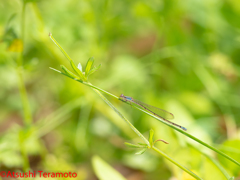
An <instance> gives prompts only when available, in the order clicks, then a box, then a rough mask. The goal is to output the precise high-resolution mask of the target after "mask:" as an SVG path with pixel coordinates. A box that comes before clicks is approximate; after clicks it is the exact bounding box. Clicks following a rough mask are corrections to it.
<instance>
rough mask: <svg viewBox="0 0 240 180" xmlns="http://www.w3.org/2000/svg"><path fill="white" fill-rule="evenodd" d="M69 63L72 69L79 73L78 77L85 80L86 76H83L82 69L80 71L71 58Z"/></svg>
mask: <svg viewBox="0 0 240 180" xmlns="http://www.w3.org/2000/svg"><path fill="white" fill-rule="evenodd" d="M70 64H71V66H72V68H73V70H74V71H75V72H76V73H77V74H78V75H79V77H80V78H81V79H82V80H83V81H86V78H85V76H84V75H83V73H82V71H80V70H79V69H78V68H77V67H76V65H75V64H74V62H73V61H72V60H71V61H70Z"/></svg>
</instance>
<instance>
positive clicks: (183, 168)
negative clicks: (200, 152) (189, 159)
mask: <svg viewBox="0 0 240 180" xmlns="http://www.w3.org/2000/svg"><path fill="white" fill-rule="evenodd" d="M152 149H153V150H154V151H156V152H157V153H159V154H161V155H162V156H163V157H165V158H166V159H168V160H169V161H171V162H172V163H173V164H175V165H176V166H178V167H179V168H181V169H182V170H184V171H185V172H187V173H188V174H190V175H191V176H193V177H194V178H196V179H199V180H201V178H200V177H198V176H197V175H196V174H194V173H193V172H192V171H190V170H189V169H187V168H185V167H184V166H182V165H181V164H179V163H178V162H176V161H175V160H173V159H172V158H171V157H169V156H168V155H167V154H165V153H163V152H162V151H160V150H159V149H158V148H156V147H155V146H152Z"/></svg>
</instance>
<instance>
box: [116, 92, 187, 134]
mask: <svg viewBox="0 0 240 180" xmlns="http://www.w3.org/2000/svg"><path fill="white" fill-rule="evenodd" d="M119 99H120V100H121V101H124V102H126V101H127V102H130V104H131V103H134V104H136V105H137V106H139V107H141V108H143V109H145V110H147V111H148V112H150V113H151V114H153V115H155V116H157V117H159V118H161V119H162V120H164V121H166V122H168V123H170V124H172V125H174V126H177V127H179V128H181V129H183V130H184V131H186V130H187V129H186V128H185V127H183V126H180V125H178V124H176V123H173V122H171V121H169V120H168V119H173V118H174V116H173V114H172V113H170V112H168V111H165V110H163V109H160V108H157V107H154V106H151V105H148V104H146V103H143V102H141V101H138V100H136V99H133V98H132V97H129V96H124V95H123V94H121V95H120V98H119Z"/></svg>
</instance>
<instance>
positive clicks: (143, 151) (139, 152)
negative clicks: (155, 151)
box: [135, 148, 147, 155]
mask: <svg viewBox="0 0 240 180" xmlns="http://www.w3.org/2000/svg"><path fill="white" fill-rule="evenodd" d="M146 150H147V148H144V149H142V150H141V151H138V152H136V153H135V154H137V155H141V154H143V153H145V151H146Z"/></svg>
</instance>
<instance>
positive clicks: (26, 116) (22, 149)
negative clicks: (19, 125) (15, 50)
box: [16, 1, 32, 171]
mask: <svg viewBox="0 0 240 180" xmlns="http://www.w3.org/2000/svg"><path fill="white" fill-rule="evenodd" d="M25 9H26V2H25V1H23V5H22V14H21V18H22V19H21V41H22V44H23V49H22V51H21V53H20V54H19V57H18V60H17V68H16V71H17V76H18V88H19V92H20V96H21V101H22V106H23V114H24V118H23V121H24V126H25V129H27V128H28V127H29V126H30V125H31V123H32V115H31V110H30V105H29V101H28V96H27V91H26V87H25V84H24V80H23V51H24V39H25V38H24V36H25ZM25 133H26V132H25V131H24V130H22V131H20V132H19V146H20V152H21V155H22V158H23V170H24V171H27V170H28V169H29V167H30V166H29V160H28V155H27V151H26V149H25V146H24V140H25V139H24V137H25V136H24V134H25Z"/></svg>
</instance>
